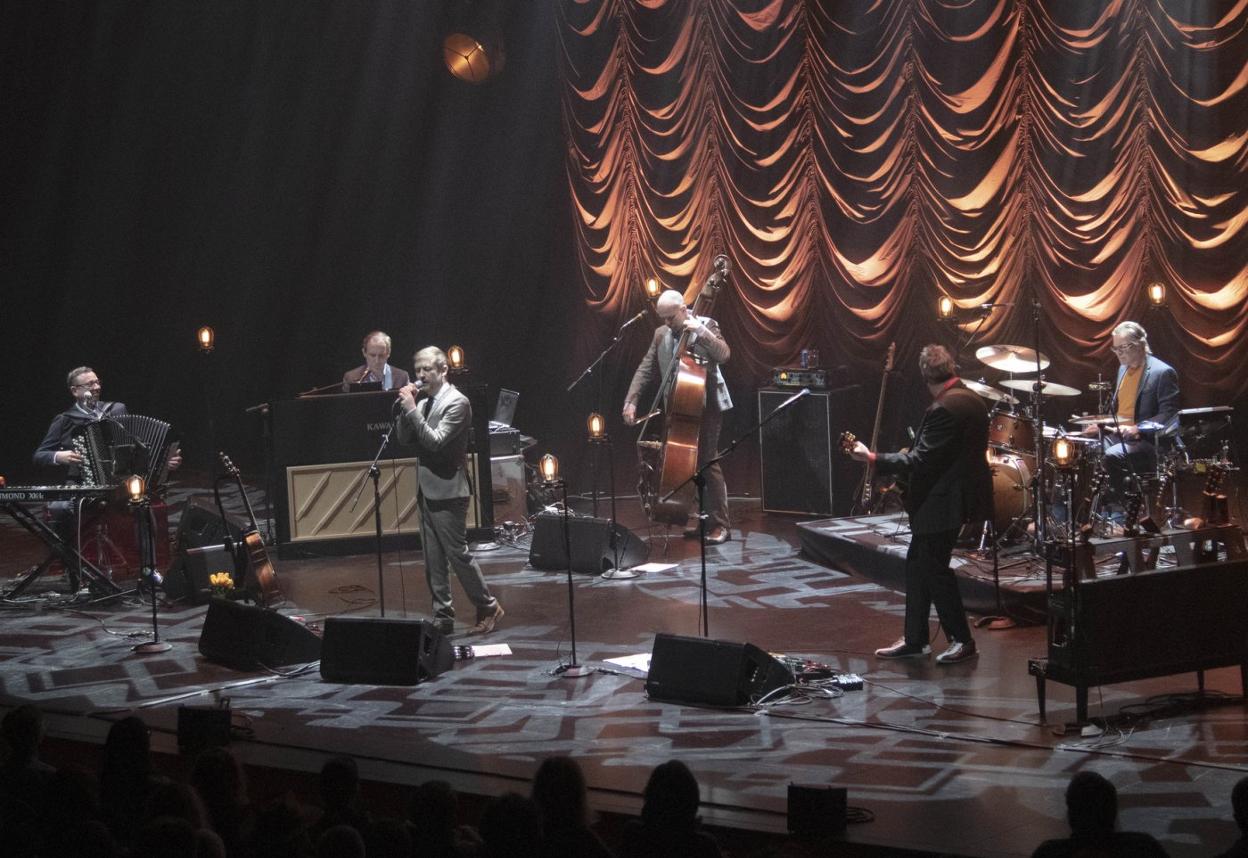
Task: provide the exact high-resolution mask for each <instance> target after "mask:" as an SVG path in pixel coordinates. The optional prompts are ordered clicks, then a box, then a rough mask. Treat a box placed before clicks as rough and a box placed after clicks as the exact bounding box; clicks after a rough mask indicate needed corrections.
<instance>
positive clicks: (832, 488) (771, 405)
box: [758, 387, 856, 516]
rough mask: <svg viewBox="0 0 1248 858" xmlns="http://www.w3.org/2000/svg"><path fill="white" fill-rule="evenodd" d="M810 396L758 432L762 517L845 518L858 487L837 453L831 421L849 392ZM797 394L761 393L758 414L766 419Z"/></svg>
mask: <svg viewBox="0 0 1248 858" xmlns="http://www.w3.org/2000/svg"><path fill="white" fill-rule="evenodd" d="M855 389H856V388H840V389H837V390H820V391H811V393H810V395H809V396H806V397H803V398H802V399H800V400H798V401H797V402H795V403H793V405H791V406H789V408H788V409H786V410H785V411H783V412H781V413H780V414H777V415H776V416H775V417H774V418H773V419H772V420H771V421H770V422H768V423H766V424H764V425H763V426H762V427H761V428H760V429H759V430H758V442H759V463H760V469H761V471H762V474H761V478H762V497H763V510H764V511H765V512H789V513H798V514H801V515H814V516H831V515H837V516H842V515H849V512H850V508H851V507H852V506H853V493H854V487H855V485H856V479H855V476H854V469H853V467H852V462H851V461H850V460H849V459H848V457H846V456H841V455H838V454H837V451H836V433H835V431H834V428H833V427H834V418H835V417H837V415H840V414H843V413H844V412H845V408H844V407H843V405H844V403H843V402H842V403H841V406H839V407H838V406H836V405H834V402H835V401H836V400H837V398H838V397H839V398H840V399H842V400H843V399H844V397H846V396H847V395H848V394H849V391H850V390H855ZM795 392H796V391H793V390H783V389H779V388H771V387H767V388H762V389H761V390H759V391H758V414H759V417H760V418H764V417H766V416H767V415H768V414H770V413H771V412H772V411H774V410H775V409H776V408H777V407H779V406H780V405H781V403H783V402H784V401H785V400H787V399H788V398H789V397H790V396H792V395H793V394H794V393H795Z"/></svg>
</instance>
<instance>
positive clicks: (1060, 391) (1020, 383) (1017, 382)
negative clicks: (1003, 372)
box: [1001, 378, 1082, 396]
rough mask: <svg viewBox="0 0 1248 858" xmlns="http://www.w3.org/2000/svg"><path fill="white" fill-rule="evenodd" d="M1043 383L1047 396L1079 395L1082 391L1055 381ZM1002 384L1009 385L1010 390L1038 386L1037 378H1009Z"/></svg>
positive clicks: (1027, 389) (1028, 388)
mask: <svg viewBox="0 0 1248 858" xmlns="http://www.w3.org/2000/svg"><path fill="white" fill-rule="evenodd" d="M1041 384H1042V385H1043V391H1042V392H1043V393H1044V395H1045V396H1078V395H1079V394H1080V393H1081V392H1082V391H1080V390H1079V389H1078V388H1076V387H1067V386H1066V385H1064V384H1058V383H1057V382H1055V381H1044V382H1041ZM1001 386H1002V387H1008V388H1009V389H1010V390H1026V391H1032V390H1034V389H1035V387H1036V380H1035V379H1034V378H1007V379H1006V380H1005V381H1003V382H1001Z"/></svg>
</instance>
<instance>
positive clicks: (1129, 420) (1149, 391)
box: [1090, 322, 1179, 487]
mask: <svg viewBox="0 0 1248 858" xmlns="http://www.w3.org/2000/svg"><path fill="white" fill-rule="evenodd" d="M1113 338H1114V339H1113V345H1112V346H1111V347H1110V350H1111V351H1112V352H1113V353H1114V354H1115V355H1116V356H1117V358H1118V380H1117V382H1116V384H1115V387H1114V396H1113V399H1112V400H1111V403H1110V411H1111V413H1113V414H1115V415H1116V417H1117V422H1116V426H1117V428H1118V431H1119V433H1120V437H1119V438H1118V443H1115V444H1113V445H1112V446H1110V447H1108V448H1107V449H1106V450H1105V466H1106V468H1107V469H1108V470H1109V473H1110V476H1111V477H1112V478H1113V483H1114V485H1115V486H1117V487H1122V486H1123V480H1124V479H1125V475H1126V473H1127V471H1128V466H1129V467H1130V470H1131V471H1133V472H1134V473H1135V474H1137V475H1141V474H1144V473H1148V472H1150V471H1153V470H1155V469H1156V467H1157V451H1156V448H1155V447H1154V435H1155V433H1156V431H1157V430H1158V429H1160V428H1161V427H1163V426H1165V425H1166V424H1167V423H1169V422H1170V420H1171V419H1173V417H1174V416H1175V414H1177V413H1178V410H1179V376H1178V373H1176V372H1175V371H1174V367H1172V366H1170V365H1169V364H1168V363H1166V362H1165V361H1162V360H1161V359H1160V358H1158V357H1156V356H1154V355H1153V350H1152V349H1151V348H1149V345H1148V334H1147V333H1146V332H1145V331H1144V328H1143V327H1142V326H1140V325H1139V324H1137V323H1136V322H1123V323H1122V324H1120V325H1118V326H1117V327H1116V328H1114V331H1113ZM1090 428H1091V429H1092V430H1093V431H1095V429H1096V427H1090Z"/></svg>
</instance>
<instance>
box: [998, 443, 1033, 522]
mask: <svg viewBox="0 0 1248 858" xmlns="http://www.w3.org/2000/svg"><path fill="white" fill-rule="evenodd" d="M989 467H990V468H991V470H992V506H993V513H992V524H993V527H995V528H996V531H997V533H998V534H1002V533H1005V531H1006V528H1008V527H1009V526H1010V523H1011V522H1013V521H1014V520H1015V519H1016V518H1018V517H1019V516H1021V515H1023V514H1024V513H1025V512H1027V510H1029V509H1030V508H1031V468H1029V467H1028V466H1027V462H1026V461H1025V460H1024V459H1023V457H1022V456H994V457H993V458H992V459H990V460H989Z"/></svg>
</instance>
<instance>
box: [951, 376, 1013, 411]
mask: <svg viewBox="0 0 1248 858" xmlns="http://www.w3.org/2000/svg"><path fill="white" fill-rule="evenodd" d="M962 383H963V384H965V385H966V387H967V389H968V390H973V391H975V392H976V393H978V394H979V395H980V396H982V397H983V398H984V399H991V400H992V401H993V402H1004V403H1006V404H1007V405H1017V404H1018V400H1017V399H1015V398H1014V397H1013V396H1011V395H1010V394H1008V393H1002V392H1001V391H1000V390H997V389H996V388H995V387H993V386H992V385H991V384H984V383H983V382H982V381H970V380H968V379H965V378H964V379H962Z"/></svg>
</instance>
